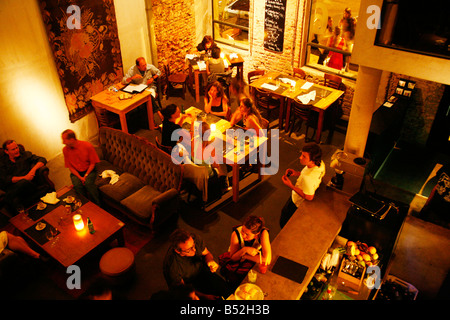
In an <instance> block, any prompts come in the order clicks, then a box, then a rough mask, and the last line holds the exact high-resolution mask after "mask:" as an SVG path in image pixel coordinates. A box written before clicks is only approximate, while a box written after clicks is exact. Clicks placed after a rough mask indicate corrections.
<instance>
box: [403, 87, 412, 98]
mask: <svg viewBox="0 0 450 320" xmlns="http://www.w3.org/2000/svg"><path fill="white" fill-rule="evenodd" d="M411 93H412V90H407V89H405V90H403V96H405V97H408V98H409V97H411Z"/></svg>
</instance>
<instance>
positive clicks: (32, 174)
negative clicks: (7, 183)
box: [11, 161, 44, 183]
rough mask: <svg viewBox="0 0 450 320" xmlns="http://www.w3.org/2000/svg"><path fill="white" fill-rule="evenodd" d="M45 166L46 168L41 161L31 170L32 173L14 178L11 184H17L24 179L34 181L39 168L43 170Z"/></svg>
mask: <svg viewBox="0 0 450 320" xmlns="http://www.w3.org/2000/svg"><path fill="white" fill-rule="evenodd" d="M43 166H44V163H43V162H40V161H39V162H37V163H36V164H35V165H34V166H33V167H32V168H31V169H30V171H28V173H27V174H26V175H24V176H15V177H12V178H11V182H12V183H17V182H19V181H20V180H23V179H25V180H28V181H31V180H33V179H34V176H35V175H36V171H37V170H38V169H39V168H42V167H43Z"/></svg>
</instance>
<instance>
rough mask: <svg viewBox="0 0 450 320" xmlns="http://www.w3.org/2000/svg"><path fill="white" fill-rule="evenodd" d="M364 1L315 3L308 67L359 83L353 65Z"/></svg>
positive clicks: (309, 36)
mask: <svg viewBox="0 0 450 320" xmlns="http://www.w3.org/2000/svg"><path fill="white" fill-rule="evenodd" d="M359 6H360V0H348V1H327V0H313V2H312V6H311V14H310V20H309V33H308V43H307V56H306V65H308V66H310V67H313V68H317V69H320V70H322V71H324V72H327V73H335V74H339V75H340V76H344V77H347V78H351V79H356V75H357V73H358V65H356V64H353V63H352V61H351V56H352V50H353V45H354V35H355V30H356V27H357V23H358V21H357V20H358V19H357V16H355V13H356V15H357V14H358V12H359Z"/></svg>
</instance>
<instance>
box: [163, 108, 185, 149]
mask: <svg viewBox="0 0 450 320" xmlns="http://www.w3.org/2000/svg"><path fill="white" fill-rule="evenodd" d="M161 112H162V114H163V116H164V121H163V125H162V131H161V134H162V137H161V144H162V145H163V146H166V147H171V148H173V147H174V146H175V145H176V144H177V143H178V142H179V141H172V133H173V132H174V131H175V130H177V129H181V125H182V124H183V122H184V120H185V119H186V117H188V116H189V115H188V114H183V115H181V111H180V108H178V107H177V106H176V105H175V104H169V105H167V106H166V107H165V108H164V109H163V110H162V111H161ZM180 139H181V138H180Z"/></svg>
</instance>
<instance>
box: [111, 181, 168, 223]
mask: <svg viewBox="0 0 450 320" xmlns="http://www.w3.org/2000/svg"><path fill="white" fill-rule="evenodd" d="M160 194H161V192H159V191H157V190H155V189H153V188H152V187H151V186H149V185H146V186H145V187H143V188H141V189H140V190H139V191H137V192H135V193H133V194H132V195H130V196H129V197H127V198H125V199H123V200H122V201H121V202H120V203H121V204H122V205H123V206H125V207H126V208H127V209H128V210H130V211H131V212H132V213H133V214H134V215H136V216H137V217H139V218H142V219H148V218H151V216H152V214H153V208H152V205H153V199H155V198H156V197H157V196H159V195H160Z"/></svg>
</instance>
